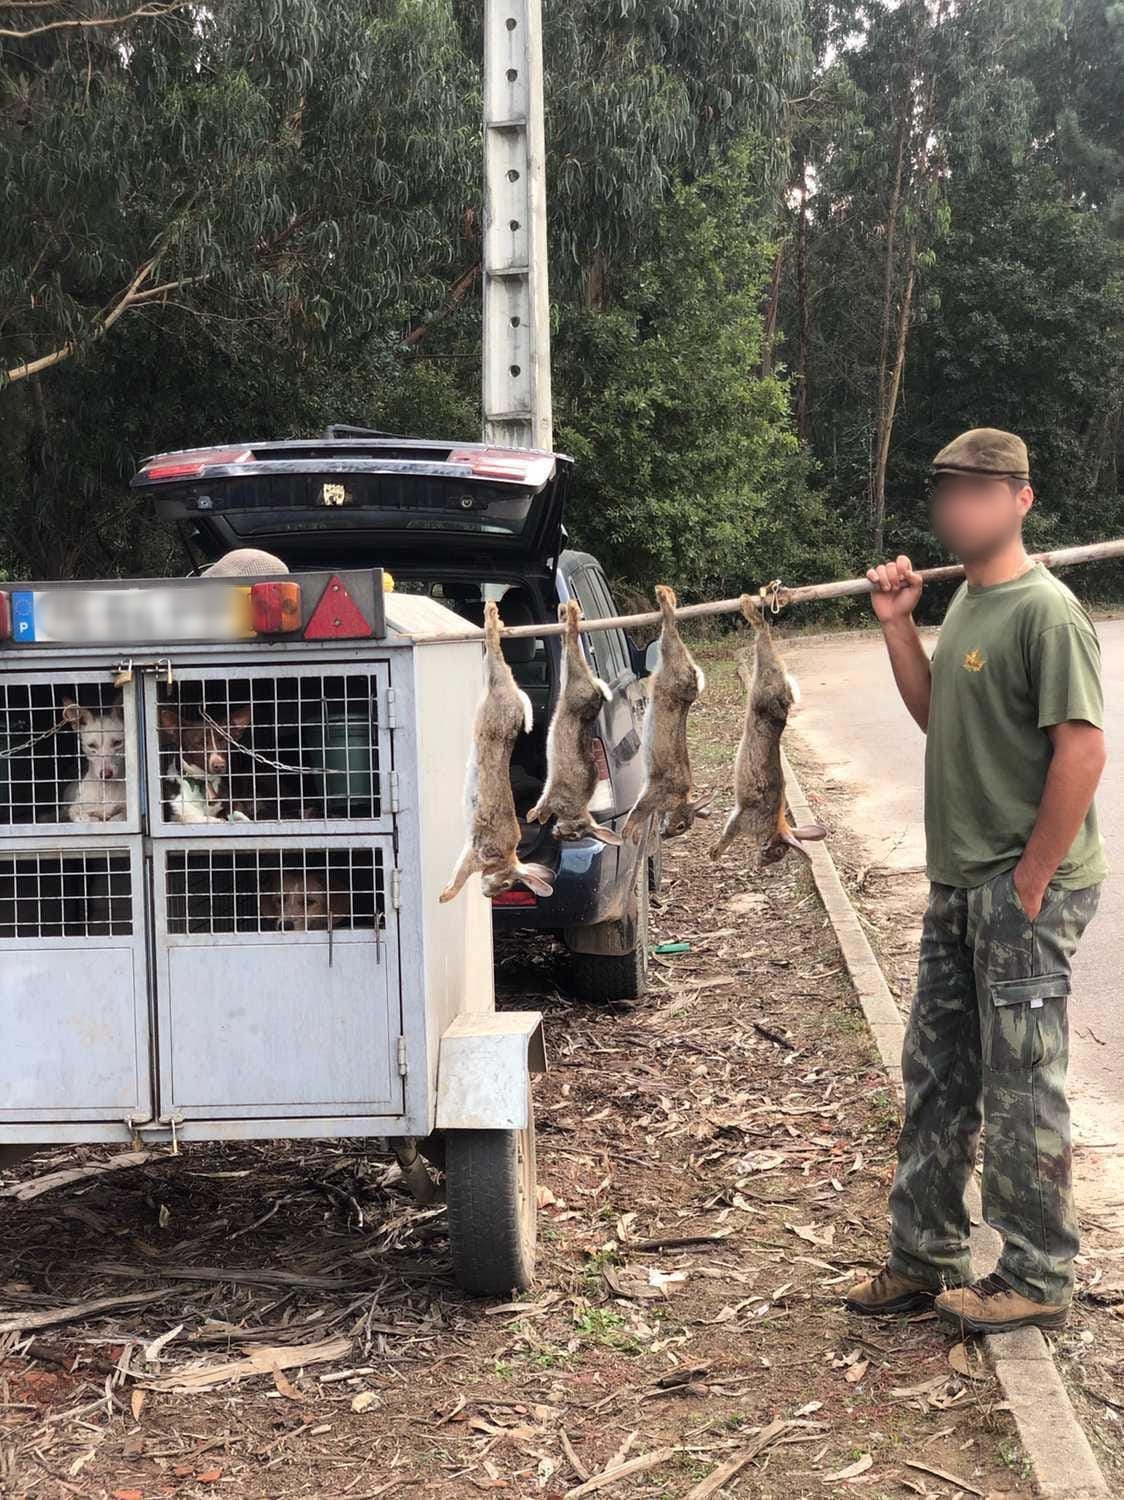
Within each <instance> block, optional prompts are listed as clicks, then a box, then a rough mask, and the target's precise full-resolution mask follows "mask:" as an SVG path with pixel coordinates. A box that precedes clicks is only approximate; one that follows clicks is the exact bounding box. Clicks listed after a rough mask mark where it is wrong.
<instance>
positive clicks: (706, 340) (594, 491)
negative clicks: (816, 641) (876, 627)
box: [555, 150, 824, 596]
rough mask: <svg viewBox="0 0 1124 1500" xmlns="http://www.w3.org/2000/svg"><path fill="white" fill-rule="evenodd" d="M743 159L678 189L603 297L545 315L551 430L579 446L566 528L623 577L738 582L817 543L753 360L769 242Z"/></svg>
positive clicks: (772, 387) (790, 437)
mask: <svg viewBox="0 0 1124 1500" xmlns="http://www.w3.org/2000/svg"><path fill="white" fill-rule="evenodd" d="M756 166H757V161H756V159H755V157H754V156H751V154H750V153H748V152H747V151H745V150H738V151H735V152H734V153H733V154H732V156H731V157H730V159H729V161H728V162H727V163H726V164H725V165H724V166H723V167H722V168H721V169H719V170H716V171H714V172H712V173H710V174H708V175H707V176H706V177H704V178H702V179H700V180H699V181H698V182H696V183H694V184H692V185H691V186H681V187H679V188H677V189H676V191H675V192H674V193H673V195H672V197H671V200H670V203H669V204H668V207H667V211H666V213H665V215H664V217H663V220H662V224H661V226H660V228H659V229H658V231H657V232H656V233H655V235H654V238H653V243H652V245H651V247H650V252H649V255H648V256H647V257H646V258H645V259H644V260H643V261H641V262H640V263H639V264H638V265H636V266H635V267H634V268H633V269H632V270H631V271H630V272H629V274H628V275H627V276H626V277H625V276H622V277H621V278H620V281H619V283H618V289H617V290H618V296H617V302H616V305H615V306H614V308H613V309H612V310H611V311H610V312H606V313H590V312H582V311H576V312H573V313H571V314H569V315H568V316H567V315H564V316H563V317H562V318H561V320H560V326H559V329H558V333H557V337H556V342H555V368H556V377H555V379H556V421H557V437H558V441H559V442H560V444H561V445H562V446H564V447H567V448H569V449H570V450H571V451H572V452H573V453H574V455H575V457H576V458H577V459H578V477H577V485H576V494H575V496H574V500H573V504H572V511H571V523H570V529H571V531H572V533H573V534H574V537H575V540H576V541H577V542H578V544H579V545H586V546H588V547H590V548H591V549H592V550H595V551H597V552H598V553H600V554H601V555H602V557H603V558H604V560H605V562H606V565H607V566H608V567H609V568H610V569H611V570H612V571H613V572H614V573H616V574H617V575H618V576H620V577H621V578H624V579H628V580H630V581H632V582H635V583H639V584H645V585H646V584H650V583H652V582H655V581H656V580H657V579H663V580H670V581H673V582H675V583H676V584H677V585H678V586H679V587H680V589H681V590H682V591H683V592H685V593H689V594H694V595H702V596H705V595H708V594H711V595H713V594H715V593H723V592H724V593H727V594H728V593H731V592H732V593H737V592H739V591H740V590H741V589H743V588H746V587H747V586H749V585H750V584H751V583H753V582H764V581H766V578H767V577H769V576H773V575H774V574H775V573H776V572H778V571H784V572H785V575H786V577H787V576H789V575H791V576H793V577H796V576H799V575H800V574H801V573H802V572H804V571H806V569H807V568H808V567H809V557H810V554H811V552H812V548H813V545H815V546H816V547H817V548H822V545H823V535H822V526H823V518H822V516H821V515H820V514H819V513H818V512H817V511H816V510H815V508H814V507H813V506H811V504H810V503H809V501H808V499H807V494H806V486H805V477H806V466H805V463H804V460H803V458H802V456H801V454H800V451H799V446H798V444H797V442H796V438H795V436H794V433H793V431H792V424H791V420H790V417H789V412H788V393H787V391H786V389H785V386H784V383H783V382H782V381H779V380H776V379H766V380H762V379H759V378H757V376H756V374H755V367H756V366H757V364H758V362H759V359H760V353H761V312H760V308H761V301H762V294H763V290H764V286H765V283H766V280H767V277H768V273H769V268H770V266H771V263H772V256H773V245H772V244H771V242H770V239H769V235H768V230H767V229H766V228H765V227H764V225H763V224H762V217H763V215H762V208H761V204H760V202H759V201H758V199H757V197H756V196H755V194H754V192H753V189H752V186H751V184H752V182H753V180H754V178H755V176H756V170H755V169H756ZM823 560H824V559H823V556H822V553H821V557H820V561H821V565H822V563H823Z"/></svg>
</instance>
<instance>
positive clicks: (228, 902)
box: [153, 829, 404, 1120]
mask: <svg viewBox="0 0 1124 1500" xmlns="http://www.w3.org/2000/svg"><path fill="white" fill-rule="evenodd" d="M213 833H214V830H213V829H212V835H213ZM153 871H154V873H153V879H154V910H155V934H156V950H157V951H156V975H157V978H156V985H157V1018H158V1032H159V1083H160V1100H161V1114H162V1116H164V1117H167V1116H168V1114H170V1113H174V1114H176V1115H179V1116H180V1117H182V1118H183V1119H185V1120H192V1119H194V1120H205V1119H210V1120H220V1119H253V1118H259V1119H276V1118H282V1117H293V1116H305V1117H310V1116H312V1117H322V1118H334V1117H348V1116H366V1117H370V1116H396V1115H399V1114H401V1112H402V1109H403V1104H404V1093H403V1079H402V1075H401V1073H400V1071H399V1052H398V1038H399V1036H400V1035H401V1003H400V981H399V963H398V924H397V915H396V912H395V909H394V901H393V874H392V872H393V844H392V841H391V840H390V839H389V838H373V837H369V836H368V837H365V838H349V839H342V838H333V839H323V838H320V839H316V838H309V839H302V840H295V839H291V838H263V837H261V836H260V835H259V836H258V837H255V838H253V839H250V838H238V839H230V838H224V839H222V840H221V841H220V840H216V839H215V838H214V837H213V836H212V838H211V839H209V840H201V839H191V840H188V839H184V840H159V841H156V842H155V846H154V865H153Z"/></svg>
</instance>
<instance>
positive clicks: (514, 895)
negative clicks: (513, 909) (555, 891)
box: [492, 886, 539, 906]
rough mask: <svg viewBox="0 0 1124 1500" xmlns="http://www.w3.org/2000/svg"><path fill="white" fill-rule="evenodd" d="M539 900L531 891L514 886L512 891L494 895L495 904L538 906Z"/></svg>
mask: <svg viewBox="0 0 1124 1500" xmlns="http://www.w3.org/2000/svg"><path fill="white" fill-rule="evenodd" d="M538 902H539V898H538V897H537V896H535V895H533V894H532V893H531V892H530V891H520V890H516V889H515V887H514V886H512V888H511V890H510V891H501V892H500V893H499V895H498V896H493V897H492V905H493V906H537V905H538Z"/></svg>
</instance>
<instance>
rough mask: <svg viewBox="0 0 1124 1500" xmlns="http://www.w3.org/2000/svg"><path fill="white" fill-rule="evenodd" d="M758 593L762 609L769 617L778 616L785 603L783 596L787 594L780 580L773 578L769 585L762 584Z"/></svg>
mask: <svg viewBox="0 0 1124 1500" xmlns="http://www.w3.org/2000/svg"><path fill="white" fill-rule="evenodd" d="M758 592H759V593H760V596H761V603H762V607H763V608H765V609H767V610H768V611H769V613H770V614H771V615H774V616H776V615H779V614H780V612H781V610H782V609H783V608H784V606H785V603H786V600H785V597H784V596H785V595H786V594H787V593H788V590H787V589H786V588H785V586H784V584H783V583H782V582H781V581H780V579H779V578H774V579H773V580H772V582H771V583H766V584H762V586H761V588H760V590H759V591H758Z"/></svg>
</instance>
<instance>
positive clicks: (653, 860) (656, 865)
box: [648, 831, 663, 896]
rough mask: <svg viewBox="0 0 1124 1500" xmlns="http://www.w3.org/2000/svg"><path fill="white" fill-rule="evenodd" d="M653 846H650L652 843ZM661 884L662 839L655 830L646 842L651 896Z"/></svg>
mask: <svg viewBox="0 0 1124 1500" xmlns="http://www.w3.org/2000/svg"><path fill="white" fill-rule="evenodd" d="M653 843H654V844H655V848H654V849H653V848H652V844H653ZM662 884H663V840H662V839H661V838H660V836H659V832H658V831H657V832H656V833H654V834H653V835H652V838H651V840H649V844H648V889H649V891H651V893H652V895H653V896H658V895H659V893H660V886H661V885H662Z"/></svg>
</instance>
